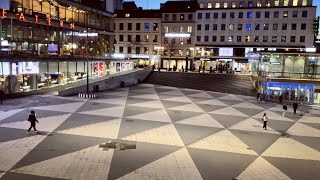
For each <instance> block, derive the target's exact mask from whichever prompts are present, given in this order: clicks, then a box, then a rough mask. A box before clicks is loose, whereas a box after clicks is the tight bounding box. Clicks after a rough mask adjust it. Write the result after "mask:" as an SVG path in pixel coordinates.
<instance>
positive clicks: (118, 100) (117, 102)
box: [91, 97, 127, 105]
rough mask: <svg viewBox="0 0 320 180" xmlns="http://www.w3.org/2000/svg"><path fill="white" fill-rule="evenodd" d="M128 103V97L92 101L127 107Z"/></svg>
mask: <svg viewBox="0 0 320 180" xmlns="http://www.w3.org/2000/svg"><path fill="white" fill-rule="evenodd" d="M126 101H127V97H117V98H108V99H97V100H92V101H91V102H96V103H106V104H115V105H125V104H126Z"/></svg>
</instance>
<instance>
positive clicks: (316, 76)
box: [258, 71, 320, 81]
mask: <svg viewBox="0 0 320 180" xmlns="http://www.w3.org/2000/svg"><path fill="white" fill-rule="evenodd" d="M258 75H259V77H262V78H268V79H293V80H310V81H320V73H292V72H268V71H259V73H258Z"/></svg>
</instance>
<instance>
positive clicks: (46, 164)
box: [12, 145, 114, 179]
mask: <svg viewBox="0 0 320 180" xmlns="http://www.w3.org/2000/svg"><path fill="white" fill-rule="evenodd" d="M113 153H114V150H113V149H109V150H108V151H104V150H103V148H99V145H96V146H93V147H89V148H86V149H82V150H80V151H76V152H72V153H69V154H65V155H62V156H58V157H55V158H52V159H48V160H45V161H41V162H38V163H34V164H31V165H28V166H24V167H21V168H18V169H14V170H12V171H13V172H16V173H22V174H30V175H36V176H45V177H52V178H61V179H82V178H83V179H98V178H99V179H108V174H109V170H110V165H111V161H112V156H113ZM93 167H94V168H93ZM70 172H71V173H70Z"/></svg>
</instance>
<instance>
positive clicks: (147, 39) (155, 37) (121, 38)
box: [119, 34, 158, 42]
mask: <svg viewBox="0 0 320 180" xmlns="http://www.w3.org/2000/svg"><path fill="white" fill-rule="evenodd" d="M119 42H124V35H122V34H120V35H119ZM127 42H133V39H132V35H128V36H127ZM135 42H141V36H140V35H136V38H135ZM143 42H150V35H148V34H146V35H144V36H143ZM152 42H158V35H153V36H152Z"/></svg>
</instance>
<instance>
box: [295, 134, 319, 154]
mask: <svg viewBox="0 0 320 180" xmlns="http://www.w3.org/2000/svg"><path fill="white" fill-rule="evenodd" d="M290 138H292V139H294V140H296V141H298V142H300V143H302V144H304V145H306V146H309V147H311V148H312V149H315V150H317V151H319V152H320V143H319V138H317V137H306V136H291V137H290Z"/></svg>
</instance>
